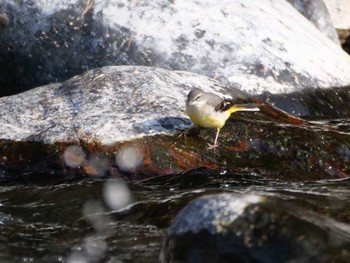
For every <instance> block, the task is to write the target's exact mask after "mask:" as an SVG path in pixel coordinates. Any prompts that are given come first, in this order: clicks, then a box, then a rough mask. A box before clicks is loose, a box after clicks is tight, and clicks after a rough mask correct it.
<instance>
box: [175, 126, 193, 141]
mask: <svg viewBox="0 0 350 263" xmlns="http://www.w3.org/2000/svg"><path fill="white" fill-rule="evenodd" d="M193 128H194V126H191V127H189V128H187V129H186V130H182V131H181V133H180V134H179V135H178V138H187V134H188V133H189V132H190V130H192V129H193Z"/></svg>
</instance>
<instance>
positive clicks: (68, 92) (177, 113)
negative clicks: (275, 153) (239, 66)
mask: <svg viewBox="0 0 350 263" xmlns="http://www.w3.org/2000/svg"><path fill="white" fill-rule="evenodd" d="M192 88H201V89H203V90H207V91H212V92H215V91H216V92H217V93H220V91H221V93H225V88H224V86H222V85H220V84H219V83H218V82H217V81H215V80H212V79H209V78H207V77H205V76H200V75H196V74H193V73H187V72H175V71H168V70H164V69H160V68H150V67H139V66H137V67H134V66H119V67H118V66H115V67H112V66H111V67H104V68H101V69H96V70H91V71H89V72H87V73H85V74H82V75H80V76H76V77H73V78H71V79H70V80H67V81H66V82H64V83H62V84H51V85H48V86H42V87H39V88H36V89H33V90H30V91H27V92H23V93H20V94H17V95H13V96H9V97H3V98H0V109H1V114H0V123H1V125H0V138H1V139H7V140H19V141H21V140H24V141H28V140H32V141H41V142H46V143H53V142H67V141H68V142H69V141H71V142H78V141H86V142H99V143H102V144H112V143H115V142H119V141H123V140H131V139H133V138H137V137H142V136H145V135H154V134H159V133H162V132H163V133H164V132H166V133H171V132H175V131H177V129H184V128H188V127H189V126H190V125H191V121H190V120H189V119H188V117H187V116H186V115H185V112H184V108H185V98H186V96H187V94H188V92H189V91H190V90H191V89H192ZM240 94H241V95H242V96H243V95H245V94H244V93H243V92H239V91H238V90H236V93H232V95H233V96H239V95H240Z"/></svg>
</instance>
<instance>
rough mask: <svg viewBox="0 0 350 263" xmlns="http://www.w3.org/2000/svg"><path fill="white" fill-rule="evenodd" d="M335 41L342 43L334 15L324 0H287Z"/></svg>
mask: <svg viewBox="0 0 350 263" xmlns="http://www.w3.org/2000/svg"><path fill="white" fill-rule="evenodd" d="M287 1H288V2H289V3H290V4H291V5H293V6H294V8H295V9H297V10H298V11H299V12H300V13H301V14H302V15H303V16H305V17H306V18H307V19H308V20H310V22H312V23H313V24H314V25H315V26H316V27H317V28H318V29H319V30H320V31H321V32H322V33H323V34H325V35H326V36H327V37H328V38H329V39H331V40H332V41H333V42H334V43H337V44H340V42H339V38H338V34H337V31H336V29H335V27H334V24H333V21H332V17H331V15H330V13H329V11H328V9H327V6H326V4H325V2H324V1H323V0H287Z"/></svg>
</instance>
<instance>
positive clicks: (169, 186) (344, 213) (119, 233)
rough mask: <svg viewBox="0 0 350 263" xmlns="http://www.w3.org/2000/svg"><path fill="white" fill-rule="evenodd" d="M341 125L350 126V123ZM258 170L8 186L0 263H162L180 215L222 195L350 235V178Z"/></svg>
mask: <svg viewBox="0 0 350 263" xmlns="http://www.w3.org/2000/svg"><path fill="white" fill-rule="evenodd" d="M337 122H339V121H337ZM341 125H343V126H344V127H349V121H347V120H346V121H345V120H342V123H341ZM348 151H349V148H348ZM344 156H349V153H344ZM345 161H349V159H345ZM256 169H257V168H256V167H255V168H254V169H252V171H250V170H249V169H246V171H245V172H235V171H230V170H227V169H215V170H210V169H207V168H198V169H194V170H190V171H186V172H183V173H180V174H172V175H167V176H160V177H153V178H150V179H146V180H143V181H130V182H126V183H125V182H122V181H120V179H117V178H113V177H112V178H99V179H91V178H85V179H81V180H77V181H71V182H69V183H60V184H48V185H38V184H35V183H34V184H33V183H29V184H23V183H19V184H18V183H16V184H10V185H9V184H6V185H3V186H2V187H1V189H0V262H72V263H73V262H74V263H75V262H110V263H112V262H157V261H158V257H159V251H160V249H161V246H162V240H163V238H164V235H165V233H166V230H167V227H169V225H170V224H171V222H172V220H173V219H174V217H175V216H176V214H177V213H178V212H179V211H180V209H181V208H183V207H184V206H185V205H186V204H187V203H188V202H189V201H190V200H193V199H195V198H197V197H199V196H203V195H206V194H213V193H222V192H234V193H237V194H240V195H247V194H256V195H260V196H265V197H267V198H268V199H271V200H274V201H277V202H280V203H281V204H284V205H285V206H286V207H288V206H293V207H298V208H299V209H300V210H299V211H304V212H305V215H306V216H307V215H308V213H310V212H311V213H312V214H313V215H316V216H317V215H319V216H320V217H322V218H323V219H324V220H322V224H323V225H325V226H326V227H327V229H329V230H330V231H332V229H333V228H336V229H339V226H341V229H342V230H343V231H344V233H350V180H349V179H348V178H343V179H329V180H322V181H303V182H287V181H284V180H273V179H267V177H266V176H261V175H259V172H258V171H257V170H256ZM265 171H266V170H265ZM48 172H49V171H48ZM7 176H9V175H7ZM304 178H307V175H305V176H304ZM115 193H121V194H120V195H119V196H118V195H117V196H116V195H115ZM110 194H111V195H112V196H109V195H110ZM125 196H127V198H126V199H125V200H124V199H123V198H124V197H125ZM110 198H111V199H115V200H117V199H118V200H121V201H120V202H121V204H113V203H111V201H110V200H109V199H110ZM125 205H126V207H125ZM329 242H330V243H331V242H332V240H330V241H329ZM339 253H347V252H346V251H345V252H344V251H343V250H340V249H339Z"/></svg>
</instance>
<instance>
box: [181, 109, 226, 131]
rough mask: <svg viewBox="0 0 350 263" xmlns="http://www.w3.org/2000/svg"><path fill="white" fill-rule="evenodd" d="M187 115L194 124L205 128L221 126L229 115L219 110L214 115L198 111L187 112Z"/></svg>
mask: <svg viewBox="0 0 350 263" xmlns="http://www.w3.org/2000/svg"><path fill="white" fill-rule="evenodd" d="M188 116H189V117H190V118H191V120H192V121H193V122H194V123H195V124H197V125H198V126H202V127H206V128H222V127H223V126H224V125H225V122H226V120H227V119H228V117H229V115H227V114H226V113H225V112H220V113H218V114H215V115H213V114H206V113H198V112H188Z"/></svg>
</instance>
